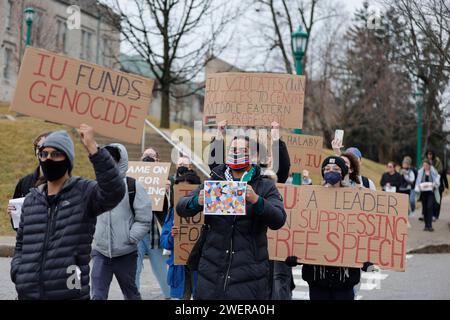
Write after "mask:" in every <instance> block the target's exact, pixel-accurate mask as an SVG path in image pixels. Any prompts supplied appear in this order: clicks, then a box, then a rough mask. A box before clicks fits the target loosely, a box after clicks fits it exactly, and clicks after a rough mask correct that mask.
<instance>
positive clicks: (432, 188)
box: [415, 159, 441, 231]
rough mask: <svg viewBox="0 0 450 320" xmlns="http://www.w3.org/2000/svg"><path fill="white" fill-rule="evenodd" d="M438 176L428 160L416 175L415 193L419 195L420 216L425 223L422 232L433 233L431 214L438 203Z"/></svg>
mask: <svg viewBox="0 0 450 320" xmlns="http://www.w3.org/2000/svg"><path fill="white" fill-rule="evenodd" d="M439 185H440V176H439V174H438V172H437V171H436V169H435V168H434V167H433V166H432V165H431V162H430V160H428V159H425V160H423V163H422V168H421V169H420V170H419V172H418V174H417V180H416V187H415V192H416V193H417V194H418V195H420V201H421V202H422V215H423V218H424V221H425V228H424V229H423V230H424V231H434V229H433V225H432V222H433V212H434V210H435V203H440V200H441V198H440V195H439Z"/></svg>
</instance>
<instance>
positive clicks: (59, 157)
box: [38, 151, 64, 161]
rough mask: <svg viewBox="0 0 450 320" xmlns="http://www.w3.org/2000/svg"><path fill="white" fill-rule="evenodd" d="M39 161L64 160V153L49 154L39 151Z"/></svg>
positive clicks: (53, 152)
mask: <svg viewBox="0 0 450 320" xmlns="http://www.w3.org/2000/svg"><path fill="white" fill-rule="evenodd" d="M38 156H39V159H40V160H42V161H45V160H47V159H48V158H49V156H50V159H51V160H55V161H58V160H64V153H63V152H61V151H52V152H48V151H39V153H38Z"/></svg>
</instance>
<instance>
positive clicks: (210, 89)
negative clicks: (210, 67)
mask: <svg viewBox="0 0 450 320" xmlns="http://www.w3.org/2000/svg"><path fill="white" fill-rule="evenodd" d="M304 96H305V77H303V76H297V75H288V74H276V73H274V74H268V73H235V72H230V73H212V74H208V75H207V79H206V94H205V106H204V114H203V115H204V124H205V125H207V126H214V125H217V123H218V122H220V121H222V120H228V125H236V126H252V127H253V126H259V127H270V126H271V123H272V122H273V121H276V122H278V123H279V124H280V125H281V127H282V128H302V125H303V106H304Z"/></svg>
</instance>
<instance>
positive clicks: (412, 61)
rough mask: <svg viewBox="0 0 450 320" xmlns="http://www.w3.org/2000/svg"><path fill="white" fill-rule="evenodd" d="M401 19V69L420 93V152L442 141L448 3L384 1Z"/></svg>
mask: <svg viewBox="0 0 450 320" xmlns="http://www.w3.org/2000/svg"><path fill="white" fill-rule="evenodd" d="M387 6H389V7H391V8H393V10H395V11H396V12H397V13H398V14H400V15H401V16H402V17H403V22H404V26H403V28H402V29H401V30H399V32H400V33H401V34H402V36H403V38H404V39H405V44H406V50H405V51H404V52H403V59H404V63H405V66H406V67H407V68H408V70H409V72H410V74H411V77H412V78H413V79H416V80H419V85H420V86H421V87H422V90H423V91H424V98H423V120H422V121H423V123H422V124H423V127H424V150H426V149H428V148H429V147H430V146H432V145H433V146H438V145H440V143H442V141H444V140H445V139H444V138H445V136H444V135H443V133H442V124H443V121H444V114H443V108H442V104H443V101H442V93H443V92H444V91H445V90H446V89H448V87H449V86H448V84H449V80H450V60H449V54H450V11H449V8H450V2H449V1H448V0H426V1H418V0H399V1H388V3H387Z"/></svg>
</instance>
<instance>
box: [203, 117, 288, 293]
mask: <svg viewBox="0 0 450 320" xmlns="http://www.w3.org/2000/svg"><path fill="white" fill-rule="evenodd" d="M226 125H227V121H222V122H220V123H219V124H218V126H217V131H216V135H215V137H214V138H213V139H212V142H211V146H210V159H209V164H210V168H211V169H213V168H215V167H216V166H217V165H219V164H220V163H223V157H221V156H220V154H223V150H224V134H225V128H226ZM271 125H272V128H271V135H270V136H271V137H270V139H271V150H272V152H271V154H272V156H269V154H268V152H267V148H266V147H265V146H264V145H263V144H260V143H256V157H253V158H256V159H257V160H256V161H254V162H256V163H257V164H258V165H259V167H260V168H261V175H263V176H266V177H269V178H272V180H274V181H275V182H278V183H286V181H287V180H288V178H289V171H290V167H291V161H290V157H289V152H288V149H287V146H286V143H285V142H284V141H283V140H282V139H281V138H280V125H279V123H277V122H272V124H271ZM250 151H253V150H250ZM250 156H252V155H250ZM221 161H222V162H221ZM270 275H271V277H273V282H272V284H271V285H270V291H271V294H270V295H271V299H273V300H290V299H291V298H292V290H293V288H295V285H294V280H293V275H292V268H289V267H288V266H287V265H286V264H285V263H284V262H283V261H273V260H270Z"/></svg>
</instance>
